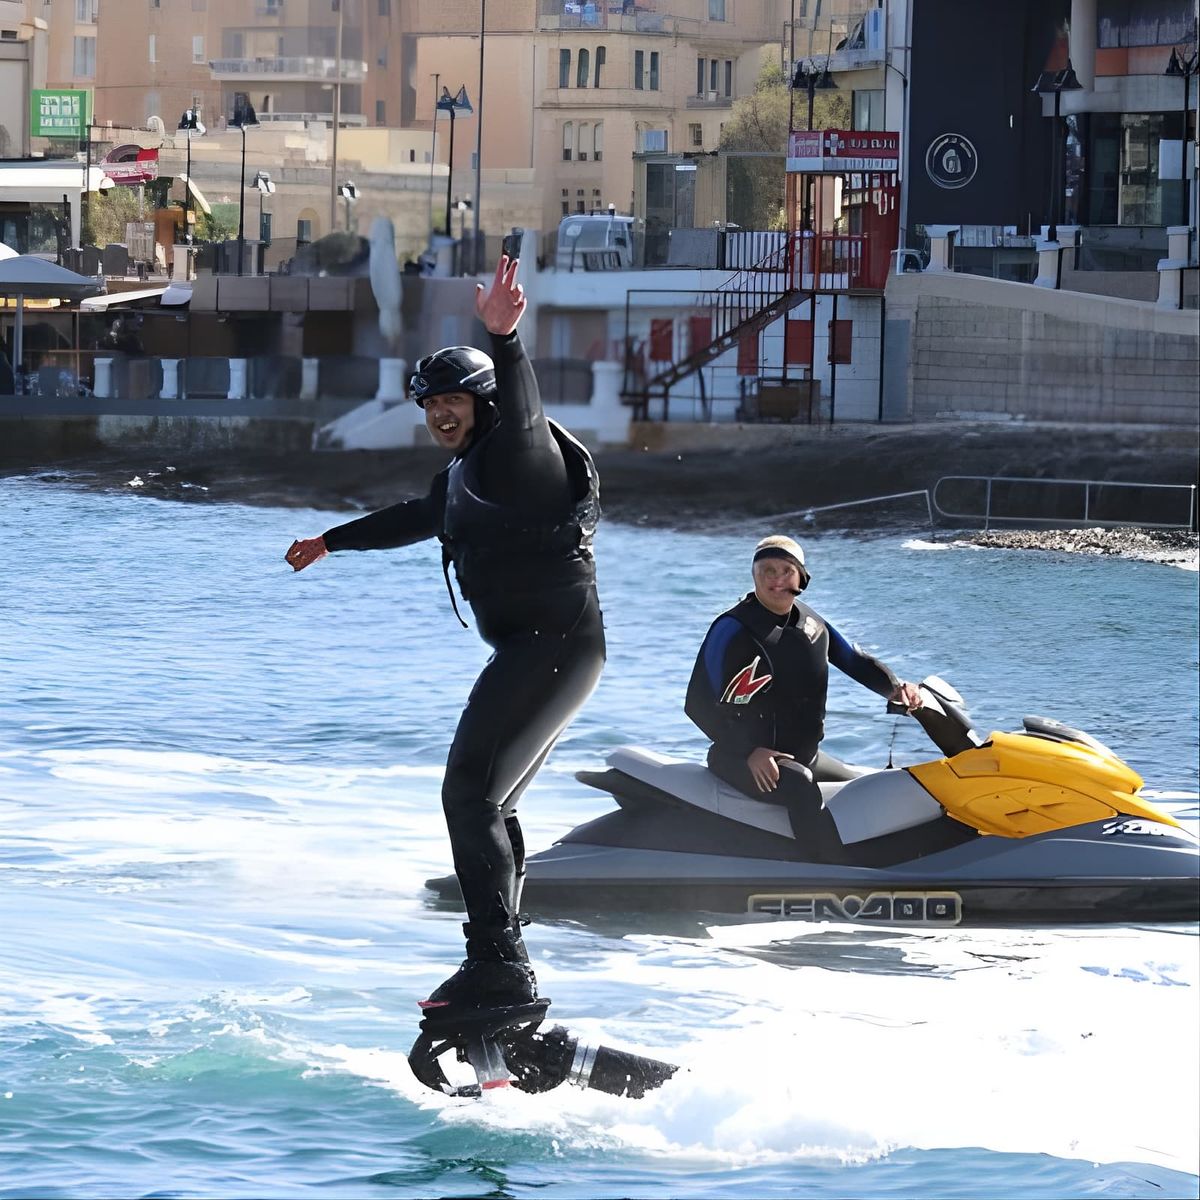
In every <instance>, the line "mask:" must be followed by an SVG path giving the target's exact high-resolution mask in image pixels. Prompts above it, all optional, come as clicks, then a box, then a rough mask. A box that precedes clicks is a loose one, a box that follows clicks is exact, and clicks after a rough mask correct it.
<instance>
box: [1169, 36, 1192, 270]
mask: <svg viewBox="0 0 1200 1200" xmlns="http://www.w3.org/2000/svg"><path fill="white" fill-rule="evenodd" d="M1198 57H1200V56H1198V55H1197V52H1196V50H1195V49H1193V50H1192V52H1191V54H1189V55H1187V57H1186V58H1185V57H1184V53H1183V51H1182V50H1180V48H1179V47H1178V46H1174V47H1172V49H1171V57H1170V59H1169V60H1168V62H1167V69H1166V70H1165V71H1164V72H1163V74H1164V75H1169V76H1170V77H1171V78H1172V79H1182V80H1183V129H1182V130H1181V131H1180V134H1179V173H1180V175H1181V176H1182V177H1183V223H1184V224H1185V225H1186V226H1187V227H1188V261H1189V262H1191V259H1192V180H1191V176H1190V175H1189V174H1188V162H1187V140H1188V136H1187V134H1188V99H1189V97H1190V95H1191V90H1192V76H1193V75H1195V74H1196V69H1197V59H1198ZM1195 153H1196V152H1195V151H1194V150H1193V152H1192V161H1193V164H1194V163H1195Z"/></svg>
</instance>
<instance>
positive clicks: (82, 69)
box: [73, 37, 96, 79]
mask: <svg viewBox="0 0 1200 1200" xmlns="http://www.w3.org/2000/svg"><path fill="white" fill-rule="evenodd" d="M74 65H75V70H74V72H73V73H74V74H75V75H76V76H77V77H78V78H80V79H93V78H94V77H95V75H96V39H95V38H94V37H77V38H76V39H75V64H74Z"/></svg>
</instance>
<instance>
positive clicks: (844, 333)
mask: <svg viewBox="0 0 1200 1200" xmlns="http://www.w3.org/2000/svg"><path fill="white" fill-rule="evenodd" d="M853 348H854V322H853V321H830V322H829V361H830V362H831V363H850V362H852V361H853V359H852V352H853Z"/></svg>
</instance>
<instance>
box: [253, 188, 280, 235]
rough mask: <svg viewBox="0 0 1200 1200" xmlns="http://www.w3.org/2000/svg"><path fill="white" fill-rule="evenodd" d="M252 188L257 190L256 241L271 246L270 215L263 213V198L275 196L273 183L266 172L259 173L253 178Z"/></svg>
mask: <svg viewBox="0 0 1200 1200" xmlns="http://www.w3.org/2000/svg"><path fill="white" fill-rule="evenodd" d="M254 187H256V188H257V189H258V240H259V241H260V242H261V243H262V244H263V245H264V246H269V245H270V244H271V214H270V213H265V214H264V212H263V197H264V196H273V195H274V194H275V181H274V180H273V179H272V178H271V176H270V175H269V174H268V173H267V172H266V171H259V172H258V174H257V175H255V176H254Z"/></svg>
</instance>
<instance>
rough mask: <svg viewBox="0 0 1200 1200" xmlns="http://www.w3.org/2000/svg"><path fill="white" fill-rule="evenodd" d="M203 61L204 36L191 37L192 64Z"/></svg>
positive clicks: (194, 35)
mask: <svg viewBox="0 0 1200 1200" xmlns="http://www.w3.org/2000/svg"><path fill="white" fill-rule="evenodd" d="M203 61H204V34H202V33H197V34H193V35H192V62H194V63H202V62H203Z"/></svg>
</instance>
